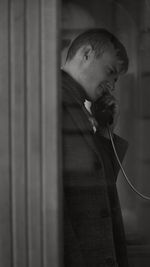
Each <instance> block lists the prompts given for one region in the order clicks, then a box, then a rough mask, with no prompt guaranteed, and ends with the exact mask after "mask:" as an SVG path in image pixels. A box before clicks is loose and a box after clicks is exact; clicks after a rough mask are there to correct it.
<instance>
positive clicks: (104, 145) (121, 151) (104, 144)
mask: <svg viewBox="0 0 150 267" xmlns="http://www.w3.org/2000/svg"><path fill="white" fill-rule="evenodd" d="M96 139H97V142H98V145H99V147H100V149H103V151H105V154H106V155H107V157H109V158H110V160H111V163H112V166H113V170H114V174H115V177H116V178H117V175H118V173H119V170H120V166H119V163H118V161H117V159H116V156H115V153H114V151H113V148H112V144H111V141H110V139H107V138H105V137H104V136H102V135H101V134H100V132H98V131H97V132H96ZM113 141H114V145H115V148H116V151H117V154H118V157H119V159H120V162H122V161H123V159H124V157H125V154H126V151H127V148H128V142H127V141H126V140H124V139H123V138H121V137H119V136H118V135H116V134H114V135H113Z"/></svg>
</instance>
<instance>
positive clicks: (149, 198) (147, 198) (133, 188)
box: [107, 126, 150, 200]
mask: <svg viewBox="0 0 150 267" xmlns="http://www.w3.org/2000/svg"><path fill="white" fill-rule="evenodd" d="M107 130H108V133H109V136H110V140H111V144H112V147H113V151H114V153H115V156H116V159H117V161H118V163H119V166H120V169H121V171H122V173H123V175H124V177H125V179H126V181H127V183H128V184H129V186H130V187H131V188H132V190H133V191H134V192H135V193H136V194H138V195H139V196H140V197H141V198H143V199H145V200H150V197H148V196H145V195H143V194H142V193H140V192H139V191H138V190H137V189H136V188H135V187H134V186H133V184H132V183H131V182H130V180H129V178H128V177H127V175H126V173H125V171H124V169H123V166H122V164H121V162H120V159H119V157H118V154H117V151H116V148H115V145H114V141H113V138H112V134H111V131H110V129H109V126H108V127H107Z"/></svg>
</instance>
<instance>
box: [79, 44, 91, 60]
mask: <svg viewBox="0 0 150 267" xmlns="http://www.w3.org/2000/svg"><path fill="white" fill-rule="evenodd" d="M81 54H82V59H83V61H88V60H89V59H90V58H91V57H93V55H94V51H93V49H92V46H91V45H85V46H83V47H82V49H81Z"/></svg>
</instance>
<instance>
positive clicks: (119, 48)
mask: <svg viewBox="0 0 150 267" xmlns="http://www.w3.org/2000/svg"><path fill="white" fill-rule="evenodd" d="M111 43H112V44H113V46H114V48H115V50H116V54H117V58H118V59H119V60H121V61H122V64H121V67H122V68H121V72H123V73H125V72H126V71H127V70H128V64H129V60H128V56H127V52H126V49H125V47H124V46H123V44H122V43H121V42H120V41H119V40H118V39H117V38H116V37H115V36H114V35H113V34H112V33H110V32H109V31H108V30H106V29H103V28H96V29H89V30H87V31H85V32H83V33H81V34H80V35H78V36H77V37H76V38H75V39H74V40H73V41H72V43H71V45H70V47H69V49H68V53H67V57H66V61H70V60H72V59H73V57H74V56H75V55H76V53H77V51H78V50H79V49H80V48H81V47H82V46H84V45H91V47H92V49H93V51H94V52H95V56H96V57H97V58H98V57H99V56H100V55H101V54H102V53H103V52H104V51H105V50H106V49H107V48H108V46H109V45H110V44H111Z"/></svg>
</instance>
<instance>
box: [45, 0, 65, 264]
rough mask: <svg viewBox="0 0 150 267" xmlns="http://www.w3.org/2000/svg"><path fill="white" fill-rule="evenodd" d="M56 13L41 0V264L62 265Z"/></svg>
mask: <svg viewBox="0 0 150 267" xmlns="http://www.w3.org/2000/svg"><path fill="white" fill-rule="evenodd" d="M59 12H60V2H58V1H57V0H51V1H49V0H41V26H42V28H41V34H42V35H41V41H42V42H41V52H42V53H41V58H42V61H41V67H42V69H41V73H42V80H41V82H42V83H41V84H42V95H41V100H42V102H41V104H42V106H41V112H42V163H43V165H42V179H43V180H42V188H43V191H42V194H43V252H44V254H43V260H44V264H43V267H49V266H51V267H58V266H60V264H61V253H60V250H61V248H62V245H61V240H60V239H61V237H60V236H61V234H60V232H61V231H60V230H61V207H60V203H61V201H60V199H61V192H60V191H61V190H60V187H61V185H60V184H61V180H60V159H59V158H60V151H59V141H60V128H59V125H60V122H59V106H60V105H59V99H60V93H59V91H58V88H59V77H58V76H59V69H60V64H59V58H60V55H59V45H58V37H59V36H58V33H59V30H58V28H59Z"/></svg>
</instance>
